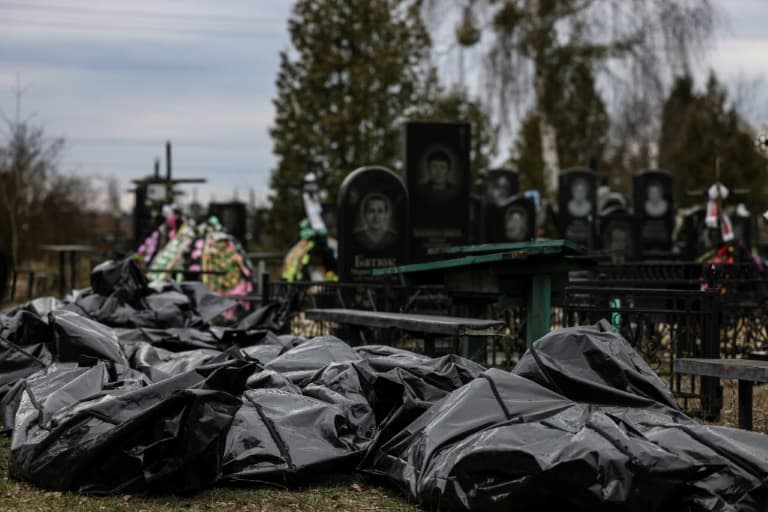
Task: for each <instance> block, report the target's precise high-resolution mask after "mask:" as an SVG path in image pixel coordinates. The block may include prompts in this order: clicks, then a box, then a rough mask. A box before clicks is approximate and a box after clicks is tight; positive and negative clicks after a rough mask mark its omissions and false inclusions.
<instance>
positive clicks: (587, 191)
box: [558, 167, 597, 249]
mask: <svg viewBox="0 0 768 512" xmlns="http://www.w3.org/2000/svg"><path fill="white" fill-rule="evenodd" d="M558 182H559V188H558V226H559V230H560V236H561V237H562V238H564V239H566V240H570V241H572V242H575V243H577V244H580V245H583V246H584V247H586V248H588V249H593V248H594V247H595V217H596V214H597V212H596V210H597V174H595V172H594V171H592V170H590V169H587V168H580V167H577V168H573V169H567V170H564V171H561V172H560V176H559V180H558Z"/></svg>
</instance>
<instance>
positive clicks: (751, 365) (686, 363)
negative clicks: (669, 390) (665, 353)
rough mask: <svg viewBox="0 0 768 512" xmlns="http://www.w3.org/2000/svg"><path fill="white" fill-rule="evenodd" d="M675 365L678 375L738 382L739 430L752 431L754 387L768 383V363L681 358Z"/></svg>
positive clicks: (745, 360)
mask: <svg viewBox="0 0 768 512" xmlns="http://www.w3.org/2000/svg"><path fill="white" fill-rule="evenodd" d="M674 365H675V371H676V372H678V373H687V374H690V375H699V376H701V377H717V378H720V379H735V380H738V381H739V397H738V401H739V428H743V429H746V430H752V386H753V384H754V383H755V382H768V361H756V360H749V359H694V358H680V359H676V360H675V363H674Z"/></svg>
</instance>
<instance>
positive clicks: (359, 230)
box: [338, 166, 410, 282]
mask: <svg viewBox="0 0 768 512" xmlns="http://www.w3.org/2000/svg"><path fill="white" fill-rule="evenodd" d="M338 219H339V224H338V231H339V275H340V277H341V279H342V281H345V282H349V281H366V280H370V278H371V271H372V270H373V269H375V268H381V267H392V266H396V265H404V264H406V263H408V258H409V253H410V251H409V249H410V248H409V236H408V231H409V229H408V228H409V225H408V223H409V204H408V192H407V190H406V188H405V184H404V183H403V180H401V179H400V177H399V176H397V175H396V174H395V173H394V172H392V171H391V170H389V169H387V168H386V167H378V166H368V167H361V168H359V169H357V170H355V171H354V172H352V173H351V174H349V176H347V177H346V179H345V180H344V182H343V183H342V184H341V190H340V191H339V199H338Z"/></svg>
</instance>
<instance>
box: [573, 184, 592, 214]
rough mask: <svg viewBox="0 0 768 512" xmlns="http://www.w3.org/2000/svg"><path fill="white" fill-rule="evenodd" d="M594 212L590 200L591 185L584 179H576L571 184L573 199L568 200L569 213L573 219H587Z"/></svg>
mask: <svg viewBox="0 0 768 512" xmlns="http://www.w3.org/2000/svg"><path fill="white" fill-rule="evenodd" d="M591 212H592V202H591V201H590V200H589V185H588V184H587V180H586V179H584V178H575V179H574V180H573V181H572V182H571V197H570V199H569V200H568V213H570V214H571V216H572V217H586V216H587V215H589V214H590V213H591Z"/></svg>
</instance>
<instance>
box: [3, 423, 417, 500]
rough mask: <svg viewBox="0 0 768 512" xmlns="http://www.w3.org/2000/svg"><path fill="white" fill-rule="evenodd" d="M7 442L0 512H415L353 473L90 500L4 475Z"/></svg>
mask: <svg viewBox="0 0 768 512" xmlns="http://www.w3.org/2000/svg"><path fill="white" fill-rule="evenodd" d="M9 456H10V440H9V439H8V438H6V437H0V473H2V475H0V511H3V512H4V511H17V512H27V511H29V512H32V511H40V512H50V511H53V512H56V511H61V512H65V511H66V512H69V511H78V512H105V511H106V512H117V511H131V512H166V511H185V512H192V511H200V512H203V511H217V512H223V511H232V512H297V511H311V512H342V511H350V512H357V511H360V512H417V511H419V510H421V509H419V508H418V507H416V506H415V505H413V504H411V503H409V502H408V501H407V500H406V499H405V498H404V497H402V495H401V494H400V493H398V491H397V490H396V489H394V488H392V487H386V486H384V485H382V484H380V483H377V481H376V480H375V479H372V478H370V477H368V476H366V475H363V474H360V473H354V472H347V473H342V474H335V473H333V474H332V476H330V477H328V478H326V479H323V480H318V481H316V482H313V483H308V484H305V485H302V486H300V487H291V488H281V487H269V486H261V487H248V488H244V487H223V486H216V487H213V488H210V489H208V490H206V491H203V492H200V493H198V494H192V495H185V496H172V495H169V496H153V497H143V496H131V495H124V496H109V497H91V496H83V495H80V494H73V493H62V492H52V491H46V490H44V489H39V488H37V487H35V486H33V485H31V484H29V483H27V482H21V481H18V480H14V479H12V478H11V477H9V476H8V458H9Z"/></svg>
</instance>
